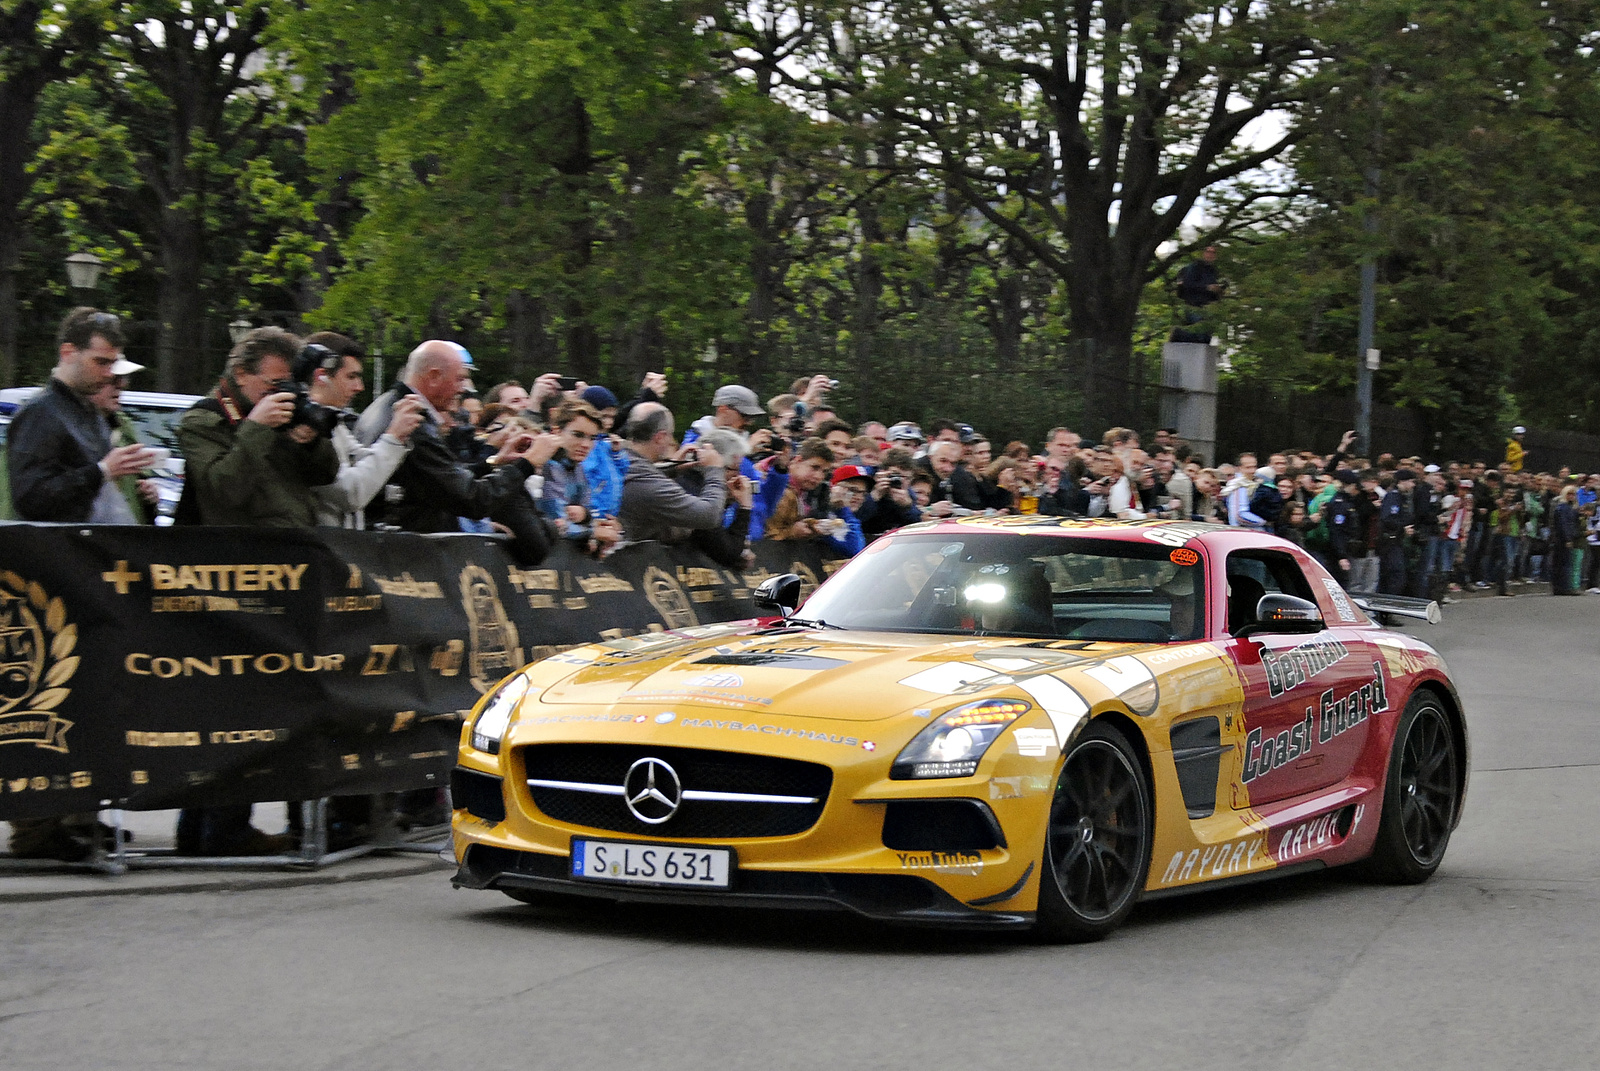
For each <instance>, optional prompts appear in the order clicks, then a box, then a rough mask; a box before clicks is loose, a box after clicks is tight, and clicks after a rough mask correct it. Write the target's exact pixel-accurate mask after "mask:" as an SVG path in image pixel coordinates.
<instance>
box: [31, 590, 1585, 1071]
mask: <svg viewBox="0 0 1600 1071" xmlns="http://www.w3.org/2000/svg"><path fill="white" fill-rule="evenodd" d="M1447 614H1448V617H1447V621H1446V624H1444V625H1443V626H1441V627H1438V628H1434V629H1430V630H1427V633H1426V634H1427V636H1428V638H1429V639H1430V640H1431V641H1433V642H1434V643H1435V644H1436V646H1438V647H1439V648H1440V650H1441V651H1442V652H1443V653H1444V654H1445V656H1446V658H1447V659H1448V660H1449V662H1450V665H1451V668H1452V670H1453V672H1454V674H1455V677H1456V680H1457V682H1458V684H1459V686H1460V688H1461V691H1462V693H1463V696H1464V698H1465V700H1466V703H1467V708H1468V717H1469V719H1470V724H1471V729H1472V732H1473V734H1474V738H1473V771H1472V784H1471V789H1470V794H1469V798H1468V804H1467V811H1466V817H1465V820H1464V822H1463V824H1462V826H1461V828H1460V830H1459V831H1458V832H1457V834H1456V839H1455V840H1454V842H1453V843H1452V845H1451V847H1450V852H1449V855H1448V857H1447V858H1446V860H1445V862H1444V865H1443V867H1442V868H1441V869H1440V871H1439V872H1438V874H1437V875H1435V877H1434V879H1433V880H1432V881H1431V882H1429V883H1428V884H1426V885H1423V886H1420V887H1411V888H1398V889H1397V888H1384V887H1373V886H1367V885H1363V884H1360V883H1357V882H1355V881H1353V880H1351V879H1348V878H1346V877H1344V876H1342V875H1340V874H1338V873H1337V872H1334V873H1327V874H1319V875H1311V876H1302V877H1298V878H1291V879H1287V880H1284V881H1280V882H1275V883H1266V884H1261V885H1256V886H1252V887H1248V888H1245V889H1239V890H1234V891H1228V892H1218V893H1212V894H1203V895H1198V896H1193V897H1189V898H1186V899H1181V900H1176V901H1166V902H1164V903H1161V904H1154V905H1144V906H1143V907H1141V908H1140V910H1138V911H1137V912H1136V913H1135V915H1134V916H1133V919H1132V920H1131V922H1130V924H1129V925H1128V926H1127V928H1126V929H1124V930H1123V931H1122V932H1120V933H1119V934H1117V935H1116V936H1114V937H1113V938H1111V939H1110V940H1108V941H1106V942H1104V943H1103V944H1099V945H1095V946H1089V947H1079V948H1041V947H1034V946H1032V945H1029V944H1028V943H1027V942H1026V941H1025V940H1021V939H1018V938H1015V937H1009V936H1008V937H995V936H989V935H983V936H972V935H961V934H954V935H952V934H941V933H928V932H922V931H902V930H893V929H886V928H881V927H878V926H874V925H870V924H867V923H862V922H857V921H854V920H852V919H849V918H846V917H842V916H838V917H836V916H827V915H798V916H786V915H777V914H768V913H760V914H755V913H722V914H719V913H715V912H712V911H706V910H678V909H666V908H647V909H641V908H629V909H624V908H595V909H592V910H591V909H584V910H580V911H575V912H567V913H542V912H540V911H537V910H535V909H533V908H528V907H522V906H518V905H515V904H513V903H512V902H511V901H509V900H506V899H504V898H502V897H500V896H499V895H497V894H492V893H473V892H465V891H453V890H451V888H450V887H449V883H448V881H447V877H446V874H445V873H443V872H441V873H440V874H438V875H437V876H423V877H411V878H402V879H393V880H388V881H377V882H368V883H364V884H359V885H350V886H334V887H317V888H299V889H278V890H259V891H251V892H239V893H232V894H227V893H196V894H189V895H169V896H129V897H114V898H105V899H90V900H65V901H59V902H55V903H18V904H3V905H0V934H3V942H0V1067H3V1068H5V1069H7V1071H22V1069H25V1068H43V1067H52V1068H54V1067H74V1068H77V1067H93V1068H140V1069H145V1068H163V1069H166V1068H189V1067H197V1068H228V1069H230V1071H231V1069H246V1068H271V1069H279V1068H288V1067H293V1068H296V1069H318V1068H339V1069H360V1068H383V1069H412V1068H432V1067H438V1068H480V1067H482V1068H507V1067H517V1068H534V1069H542V1068H562V1069H572V1071H577V1069H584V1068H607V1069H611V1068H627V1069H641V1071H642V1069H657V1068H663V1069H665V1068H671V1069H676V1068H684V1069H695V1071H704V1069H707V1068H759V1069H762V1071H769V1069H779V1068H804V1069H807V1071H811V1069H816V1068H877V1067H883V1068H918V1069H930V1071H931V1069H938V1068H964V1069H965V1068H972V1067H980V1068H1006V1069H1008V1071H1011V1069H1016V1071H1021V1069H1027V1068H1046V1067H1048V1068H1055V1069H1059V1068H1064V1067H1105V1068H1113V1067H1116V1068H1120V1067H1135V1068H1167V1067H1184V1068H1211V1067H1217V1068H1223V1067H1225V1068H1230V1069H1236V1068H1279V1067H1292V1068H1296V1069H1303V1068H1323V1067H1326V1068H1340V1069H1345V1068H1351V1067H1364V1066H1370V1067H1403V1068H1406V1069H1408V1071H1412V1069H1418V1068H1441V1067H1462V1068H1473V1069H1481V1068H1497V1067H1515V1068H1519V1069H1523V1068H1561V1069H1569V1068H1587V1067H1595V1066H1597V1064H1600V1056H1597V1053H1600V1011H1597V1010H1600V851H1597V850H1596V849H1597V846H1600V838H1597V836H1596V828H1595V827H1596V823H1597V819H1600V807H1597V806H1596V800H1597V799H1600V715H1597V712H1596V704H1595V702H1594V699H1593V696H1594V695H1595V692H1596V684H1597V682H1596V672H1595V670H1596V658H1595V653H1596V645H1597V644H1600V629H1597V628H1596V622H1597V617H1600V600H1590V599H1558V598H1551V597H1548V596H1525V597H1521V598H1517V599H1515V600H1512V599H1483V600H1477V601H1473V602H1468V603H1466V604H1463V605H1460V606H1454V607H1450V608H1449V609H1448V610H1447ZM1423 627H1424V628H1425V626H1423Z"/></svg>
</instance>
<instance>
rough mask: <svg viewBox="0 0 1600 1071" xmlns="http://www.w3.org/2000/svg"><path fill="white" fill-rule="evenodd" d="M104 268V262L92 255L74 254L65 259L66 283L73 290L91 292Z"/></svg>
mask: <svg viewBox="0 0 1600 1071" xmlns="http://www.w3.org/2000/svg"><path fill="white" fill-rule="evenodd" d="M104 267H105V261H103V260H101V259H100V258H99V257H97V256H95V255H94V254H93V253H74V254H72V255H71V256H69V257H68V258H67V282H69V283H71V284H72V289H74V290H93V289H94V288H95V286H96V285H98V284H99V282H100V272H101V269H103V268H104Z"/></svg>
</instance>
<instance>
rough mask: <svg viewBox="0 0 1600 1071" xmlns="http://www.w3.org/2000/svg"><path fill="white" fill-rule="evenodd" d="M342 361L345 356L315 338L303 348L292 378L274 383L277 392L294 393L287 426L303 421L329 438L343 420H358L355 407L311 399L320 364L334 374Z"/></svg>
mask: <svg viewBox="0 0 1600 1071" xmlns="http://www.w3.org/2000/svg"><path fill="white" fill-rule="evenodd" d="M343 363H344V357H342V356H341V355H339V354H337V353H334V352H333V351H332V350H330V349H329V348H328V347H326V346H319V345H317V344H316V343H315V342H313V343H311V344H310V345H309V346H305V347H303V348H302V349H301V350H300V356H298V357H296V358H295V359H294V366H293V368H292V369H291V371H292V375H291V376H290V378H288V379H280V380H278V382H276V383H274V384H273V385H272V390H273V392H274V393H280V394H292V395H294V415H293V416H291V417H290V418H289V423H288V424H285V425H284V427H288V428H293V427H298V426H300V425H302V424H304V425H305V426H306V427H308V428H310V429H311V430H312V431H314V432H316V433H317V434H318V435H320V436H322V437H323V438H328V437H330V436H331V435H333V429H334V428H336V427H338V426H339V425H340V424H346V425H351V424H354V423H355V422H356V420H357V419H358V418H359V417H360V414H359V413H357V412H356V411H355V410H353V409H335V408H333V406H331V405H323V404H322V403H321V402H314V401H312V400H311V393H310V391H311V388H310V387H309V385H308V384H309V383H310V382H311V377H312V376H313V375H315V374H316V372H317V370H318V369H319V368H320V369H321V370H322V371H324V372H327V373H328V374H329V375H332V374H333V373H334V372H337V371H338V370H339V366H340V365H341V364H343Z"/></svg>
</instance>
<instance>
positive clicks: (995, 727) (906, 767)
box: [889, 699, 1033, 781]
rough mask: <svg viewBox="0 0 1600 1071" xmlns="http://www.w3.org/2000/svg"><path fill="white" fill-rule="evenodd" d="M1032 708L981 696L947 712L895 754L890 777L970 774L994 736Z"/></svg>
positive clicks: (1019, 701) (1029, 705)
mask: <svg viewBox="0 0 1600 1071" xmlns="http://www.w3.org/2000/svg"><path fill="white" fill-rule="evenodd" d="M1032 709H1033V704H1031V703H1028V702H1025V701H1024V700H1021V699H980V700H978V701H977V702H976V703H968V704H966V705H965V706H960V707H956V708H955V709H954V710H948V711H945V712H944V713H943V714H941V715H939V716H938V717H937V718H935V719H933V723H932V724H931V725H929V726H928V727H927V728H926V729H924V730H922V731H921V732H920V733H918V734H917V735H916V737H915V738H914V739H913V740H912V741H911V743H909V744H907V745H906V746H905V747H904V748H903V749H902V750H901V752H900V754H899V755H897V756H895V760H894V765H893V766H892V767H890V769H889V777H890V778H891V779H892V780H895V781H910V780H914V779H917V778H923V777H971V776H972V775H973V774H975V773H977V772H978V760H979V759H981V758H983V753H984V752H985V751H987V750H989V745H990V744H992V743H994V741H995V738H996V737H998V736H999V735H1000V734H1001V733H1003V732H1005V729H1006V726H1008V725H1010V724H1011V723H1012V722H1014V721H1016V720H1017V719H1018V718H1020V717H1022V715H1024V714H1026V713H1027V712H1028V711H1030V710H1032Z"/></svg>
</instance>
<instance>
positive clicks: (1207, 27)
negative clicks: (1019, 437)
mask: <svg viewBox="0 0 1600 1071" xmlns="http://www.w3.org/2000/svg"><path fill="white" fill-rule="evenodd" d="M1324 6H1326V5H1324V4H1322V3H1317V2H1295V0H1278V2H1273V3H1267V4H1260V3H1252V4H1222V5H1215V4H1198V3H1188V2H1179V3H1173V2H1159V3H1158V2H1148V3H1147V2H1132V3H1124V4H1118V5H1091V4H1083V3H1071V4H1069V3H1065V2H1063V0H905V2H897V3H891V4H888V5H886V11H885V14H884V17H882V18H880V19H876V20H873V21H872V22H871V23H870V27H871V29H872V30H873V37H872V38H871V40H870V41H867V40H864V41H862V42H861V43H860V47H861V49H862V51H863V53H865V54H870V55H871V56H872V57H873V62H872V65H871V70H870V72H869V77H867V78H864V79H862V80H861V81H859V82H857V83H856V84H855V85H854V86H852V87H851V91H852V92H856V93H860V94H863V95H866V96H869V97H871V98H873V99H875V100H877V101H879V102H881V103H882V106H883V107H884V108H885V109H886V110H887V111H888V114H891V115H893V116H894V118H895V119H896V120H897V121H898V122H900V123H901V124H903V126H904V128H905V129H907V130H911V131H915V132H916V138H915V141H914V144H913V146H912V147H911V152H912V154H913V155H916V156H917V157H919V158H921V159H926V160H927V161H929V164H930V165H931V166H933V167H935V168H936V169H937V171H938V173H939V174H940V176H941V177H942V178H943V179H944V181H946V182H947V183H948V184H949V185H950V187H951V188H952V189H953V190H954V191H955V192H956V193H957V194H959V195H960V196H961V198H962V199H963V201H964V203H965V204H966V205H968V206H970V207H971V208H972V209H973V210H975V211H977V212H978V213H980V214H981V215H982V216H983V217H984V218H985V219H986V220H987V221H988V222H989V223H990V224H991V225H992V226H993V227H994V228H996V229H997V230H999V231H1001V232H1003V233H1005V234H1006V235H1007V236H1008V237H1009V238H1010V239H1011V241H1012V243H1013V245H1014V247H1015V248H1016V249H1018V250H1023V251H1026V253H1027V255H1028V256H1029V257H1030V258H1031V259H1032V260H1033V261H1034V262H1036V263H1037V264H1039V265H1040V266H1042V267H1043V268H1044V269H1046V270H1048V271H1049V272H1050V273H1052V274H1053V275H1054V276H1055V277H1056V278H1058V279H1060V280H1061V283H1062V285H1063V287H1064V290H1065V295H1066V300H1067V305H1068V310H1069V321H1070V326H1071V331H1072V337H1073V341H1074V343H1075V344H1076V345H1077V346H1078V347H1079V348H1080V349H1081V350H1082V351H1083V352H1084V353H1085V354H1086V365H1087V367H1086V387H1087V391H1086V393H1087V398H1086V405H1087V412H1086V414H1085V421H1086V423H1087V425H1088V426H1089V427H1090V428H1091V429H1093V428H1099V427H1104V426H1105V425H1108V424H1113V423H1121V422H1124V421H1129V420H1132V419H1133V417H1134V411H1133V397H1134V383H1135V380H1136V376H1135V373H1134V367H1133V361H1134V356H1133V337H1134V333H1135V330H1136V325H1137V321H1138V315H1139V306H1140V301H1141V297H1142V295H1143V293H1144V290H1145V287H1146V286H1147V284H1149V283H1150V282H1151V281H1152V280H1153V279H1155V278H1157V277H1159V276H1160V275H1161V274H1162V273H1163V271H1164V270H1165V269H1166V266H1167V264H1168V263H1169V261H1170V259H1171V257H1170V255H1163V252H1162V251H1163V249H1164V247H1166V245H1167V243H1169V242H1170V240H1171V239H1173V238H1174V236H1176V235H1177V234H1178V232H1179V228H1180V226H1181V225H1182V224H1183V223H1184V221H1185V220H1186V219H1188V218H1189V217H1190V215H1191V213H1192V212H1194V211H1195V210H1196V209H1197V208H1200V207H1201V206H1202V205H1203V202H1204V199H1205V198H1206V196H1207V194H1208V191H1212V190H1214V189H1215V188H1217V187H1219V186H1220V185H1222V184H1230V183H1231V184H1238V183H1241V182H1244V181H1246V180H1248V179H1249V178H1250V177H1251V176H1252V175H1254V174H1255V173H1256V172H1257V171H1258V169H1260V168H1261V167H1262V166H1263V165H1264V164H1267V163H1268V162H1270V161H1272V160H1274V159H1276V158H1277V157H1279V156H1280V155H1281V154H1282V153H1283V152H1284V151H1285V150H1286V149H1287V148H1288V147H1289V146H1291V145H1292V144H1293V143H1294V142H1295V141H1296V140H1297V138H1298V137H1300V136H1301V134H1300V133H1299V132H1298V129H1297V128H1294V127H1292V126H1291V127H1289V128H1288V129H1286V130H1285V131H1284V132H1282V133H1281V134H1271V135H1267V136H1265V137H1262V136H1260V135H1259V133H1258V131H1259V130H1260V129H1262V127H1261V126H1260V123H1261V121H1263V120H1268V119H1269V118H1271V117H1283V118H1284V119H1285V120H1287V119H1292V118H1293V116H1294V115H1295V114H1296V113H1297V112H1298V111H1299V110H1301V109H1303V108H1304V107H1305V105H1306V103H1307V101H1308V100H1309V99H1310V98H1311V97H1312V95H1313V94H1314V92H1315V89H1316V85H1317V83H1316V80H1315V78H1314V75H1315V73H1316V72H1317V71H1318V70H1319V69H1320V68H1321V67H1322V66H1323V65H1324V63H1325V62H1326V60H1325V56H1324V54H1323V52H1322V50H1321V47H1320V45H1319V43H1318V40H1317V34H1316V30H1317V18H1318V15H1319V13H1320V11H1321V9H1322V8H1323V7H1324ZM1252 135H1254V136H1252ZM1276 192H1277V189H1276V187H1275V186H1271V185H1267V186H1264V187H1262V188H1260V189H1255V190H1252V191H1251V192H1250V194H1249V195H1248V196H1245V197H1241V198H1238V199H1236V200H1235V202H1234V205H1233V209H1232V211H1231V213H1230V214H1229V215H1228V216H1226V217H1224V218H1222V219H1220V220H1218V221H1216V226H1215V227H1214V228H1213V230H1214V231H1215V232H1217V233H1226V232H1228V231H1229V230H1231V229H1233V228H1235V227H1237V226H1241V225H1243V224H1244V223H1246V222H1248V221H1250V220H1251V219H1252V218H1253V217H1254V214H1256V213H1259V212H1260V211H1261V210H1262V209H1263V207H1264V206H1268V205H1270V204H1271V203H1272V201H1273V197H1274V194H1275V193H1276ZM1179 252H1181V250H1180V251H1179ZM1174 255H1175V254H1174Z"/></svg>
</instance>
